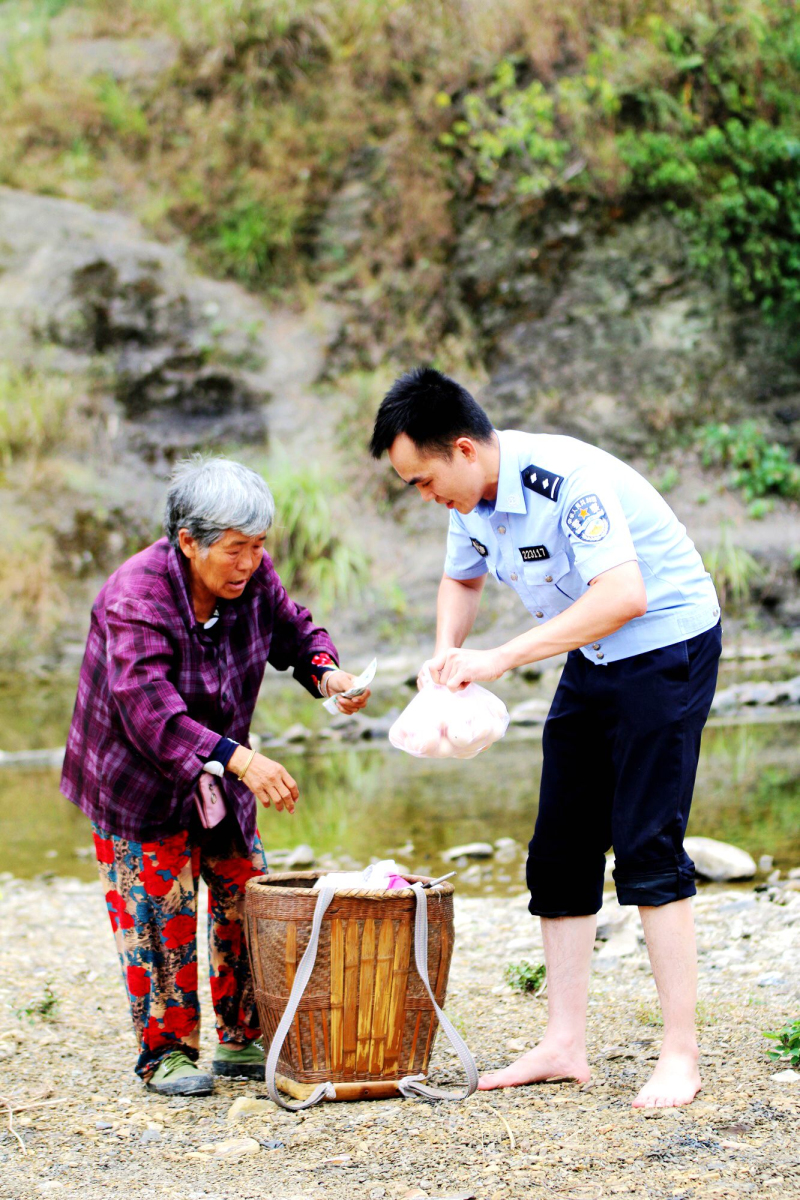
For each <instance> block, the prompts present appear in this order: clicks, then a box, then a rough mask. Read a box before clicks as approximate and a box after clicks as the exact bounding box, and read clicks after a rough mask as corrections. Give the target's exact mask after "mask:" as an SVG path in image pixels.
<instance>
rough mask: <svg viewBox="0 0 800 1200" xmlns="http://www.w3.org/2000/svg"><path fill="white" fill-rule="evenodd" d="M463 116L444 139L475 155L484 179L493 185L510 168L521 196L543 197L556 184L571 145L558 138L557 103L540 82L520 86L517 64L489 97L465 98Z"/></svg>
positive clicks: (501, 68) (502, 69)
mask: <svg viewBox="0 0 800 1200" xmlns="http://www.w3.org/2000/svg"><path fill="white" fill-rule="evenodd" d="M441 96H442V94H441V93H440V97H441ZM447 99H449V98H447ZM438 102H439V104H440V105H441V104H442V99H440V100H439V101H438ZM463 114H464V115H463V116H462V117H460V118H459V119H457V120H456V121H454V122H453V125H452V126H451V128H450V130H449V131H447V132H445V133H442V134H441V135H440V138H439V141H440V143H441V144H442V145H443V146H452V147H458V148H459V149H461V151H462V153H464V154H465V155H467V156H468V157H470V158H471V159H472V161H473V163H474V167H475V170H476V172H477V175H478V177H479V178H480V179H481V180H483V181H484V182H486V183H490V182H492V180H493V179H494V178H495V176H496V175H497V173H498V171H499V170H500V168H501V167H503V166H506V165H510V167H511V169H512V170H513V174H514V179H515V183H514V189H515V191H516V192H517V194H518V195H520V196H540V195H542V194H543V193H544V192H546V191H547V190H548V189H549V188H550V187H552V186H553V183H554V181H555V179H556V178H557V173H558V171H559V170H560V168H561V167H562V165H563V162H564V157H565V154H566V152H567V150H568V149H569V146H568V144H567V143H566V142H565V141H562V140H561V139H560V138H558V137H557V136H556V127H555V102H554V99H553V97H552V96H551V95H549V94H548V92H547V91H546V90H545V88H544V86H543V84H542V83H541V81H540V80H538V79H534V80H533V81H532V82H530V83H528V84H527V85H526V86H519V85H518V83H517V72H516V64H515V61H514V60H513V59H504V60H503V61H502V62H501V63H499V65H498V66H497V67H496V69H495V72H494V77H493V79H492V82H491V83H490V84H489V86H488V87H487V88H486V92H485V94H483V93H482V92H480V91H474V92H468V93H467V94H466V96H464V98H463Z"/></svg>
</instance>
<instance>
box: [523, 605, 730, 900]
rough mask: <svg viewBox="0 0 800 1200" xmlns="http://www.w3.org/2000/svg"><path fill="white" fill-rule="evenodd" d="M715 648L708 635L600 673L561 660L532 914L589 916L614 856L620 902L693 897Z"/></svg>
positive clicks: (571, 658) (717, 641)
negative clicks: (692, 852) (693, 810)
mask: <svg viewBox="0 0 800 1200" xmlns="http://www.w3.org/2000/svg"><path fill="white" fill-rule="evenodd" d="M720 650H721V628H720V626H719V625H716V626H715V628H713V629H709V630H708V631H707V632H706V633H701V634H698V636H697V637H693V638H689V639H688V640H687V641H683V642H676V643H675V644H674V645H672V646H664V647H662V648H661V649H658V650H649V651H647V652H646V653H644V654H636V655H633V656H632V657H630V658H624V659H620V660H619V661H618V662H614V663H609V664H608V666H604V667H600V666H597V665H596V664H595V663H592V662H590V661H589V660H588V659H587V658H586V657H585V656H584V655H583V654H582V653H581V652H580V651H579V650H573V651H571V653H570V654H569V655H568V657H567V663H566V666H565V667H564V671H563V673H562V676H561V681H560V683H559V685H558V688H557V690H556V694H555V697H554V699H553V705H552V707H551V709H550V713H549V716H548V718H547V721H546V722H545V726H544V738H543V748H544V763H543V767H542V784H541V792H540V798H539V815H538V817H537V820H536V828H535V831H534V835H533V838H532V840H531V843H530V846H529V849H528V866H527V878H528V888H529V890H530V893H531V900H530V904H529V906H528V907H529V908H530V911H531V912H532V913H534V914H536V915H538V916H542V917H567V916H584V915H589V914H591V913H596V912H597V911H598V910H599V908H600V907H601V905H602V902H603V876H604V871H605V855H606V852H607V851H608V850H609V849H610V848H611V847H612V846H613V848H614V855H615V859H616V864H615V870H614V882H615V885H616V889H617V896H618V898H619V902H620V904H642V905H653V906H657V905H661V904H669V903H670V902H671V901H673V900H682V899H683V898H684V897H686V896H693V895H694V893H695V890H696V889H695V885H694V864H693V863H692V860H691V859H690V858H689V856H688V855H687V853H686V851H685V850H684V848H683V838H684V834H685V833H686V824H687V821H688V819H689V808H690V806H691V802H692V792H693V790H694V781H695V775H696V773H697V762H698V757H699V754H700V736H701V734H702V731H703V726H704V725H705V723H706V719H707V717H708V713H709V709H710V707H711V701H712V699H713V697H714V689H715V686H716V681H717V667H718V664H719V656H720Z"/></svg>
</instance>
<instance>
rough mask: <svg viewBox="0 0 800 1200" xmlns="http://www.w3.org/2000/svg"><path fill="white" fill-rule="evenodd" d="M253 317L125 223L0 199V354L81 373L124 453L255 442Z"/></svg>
mask: <svg viewBox="0 0 800 1200" xmlns="http://www.w3.org/2000/svg"><path fill="white" fill-rule="evenodd" d="M254 315H255V313H254V312H253V309H252V305H249V304H248V300H247V299H246V298H245V296H244V294H243V293H242V292H241V291H239V290H238V289H235V288H234V287H233V285H229V284H222V283H216V282H214V281H212V280H208V279H204V278H202V277H200V276H196V275H193V274H192V273H191V272H190V270H189V269H188V267H187V265H186V262H185V260H184V258H183V256H182V254H181V253H180V252H179V251H178V250H177V249H175V248H173V247H170V246H163V245H161V244H159V243H158V242H155V241H152V240H150V239H148V238H147V237H146V236H145V234H144V232H143V231H142V229H141V228H140V227H139V226H138V225H137V224H136V222H134V221H132V220H130V219H129V218H127V217H125V216H122V215H120V214H117V213H104V212H95V211H94V210H92V209H90V208H87V207H86V206H85V205H81V204H74V203H72V202H71V201H67V200H57V199H54V198H53V197H50V196H33V195H29V194H28V193H25V192H17V191H13V190H11V189H9V188H0V353H2V354H3V355H5V356H8V357H11V358H12V359H13V358H16V359H19V358H21V357H22V358H25V357H27V359H28V360H30V359H31V357H34V358H35V356H36V354H37V352H38V354H39V355H40V356H41V354H42V352H43V349H47V350H48V352H49V356H48V365H50V366H54V367H57V368H61V369H67V370H69V369H75V370H80V371H83V372H85V371H87V370H89V369H90V368H91V369H92V370H93V373H94V374H95V375H96V376H99V377H100V378H102V379H105V380H107V381H108V384H109V387H110V389H111V391H112V392H113V395H114V397H115V399H116V401H117V402H118V404H119V406H120V415H121V417H122V418H123V419H124V420H126V422H127V428H128V430H129V433H130V440H131V442H132V443H133V444H134V446H137V447H139V448H142V449H144V450H158V451H165V452H169V451H170V450H184V449H192V448H195V447H200V446H207V445H209V444H213V443H215V442H217V443H219V442H221V441H225V440H244V439H253V438H261V437H263V436H264V434H265V432H266V420H265V414H264V403H265V401H266V400H267V399H268V398H269V391H268V389H267V387H266V380H265V378H264V373H263V371H260V368H261V367H262V366H263V361H262V360H263V354H262V353H259V351H263V346H256V345H254V341H253V338H252V337H250V336H249V335H248V333H247V332H246V330H247V329H249V328H252V326H253V317H254ZM259 315H260V316H261V317H262V318H263V316H264V315H265V314H264V311H263V310H259ZM256 324H257V322H256Z"/></svg>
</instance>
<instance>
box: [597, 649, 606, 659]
mask: <svg viewBox="0 0 800 1200" xmlns="http://www.w3.org/2000/svg"><path fill="white" fill-rule="evenodd" d="M597 657H598V658H605V654H603V652H602V651H601V652H600V653H599V654H598V656H597Z"/></svg>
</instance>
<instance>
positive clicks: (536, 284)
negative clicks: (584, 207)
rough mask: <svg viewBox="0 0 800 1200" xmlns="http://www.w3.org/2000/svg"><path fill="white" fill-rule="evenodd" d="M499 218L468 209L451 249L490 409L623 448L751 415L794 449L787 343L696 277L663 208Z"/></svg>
mask: <svg viewBox="0 0 800 1200" xmlns="http://www.w3.org/2000/svg"><path fill="white" fill-rule="evenodd" d="M504 224H505V223H504V220H503V218H502V217H501V218H499V219H498V221H497V222H495V221H494V220H492V219H491V218H487V217H486V216H485V215H484V216H480V215H479V216H478V218H477V219H476V220H475V221H474V222H472V223H471V224H470V225H469V226H468V227H467V228H466V230H465V232H464V235H463V237H462V239H461V241H460V244H459V249H458V254H457V261H456V274H457V276H458V277H459V278H460V280H461V281H462V286H463V288H464V289H465V292H466V293H467V294H468V295H472V296H474V297H475V301H476V311H477V314H478V320H479V322H480V323H481V326H482V328H483V329H484V331H485V335H486V336H487V342H488V352H487V366H488V369H489V372H490V384H489V387H488V388H487V390H486V393H485V400H486V402H487V404H488V405H489V406H490V407H491V408H492V410H493V411H494V412H495V413H496V415H497V416H498V418H500V419H502V420H503V421H504V422H505V423H507V424H510V425H513V424H516V423H524V424H533V425H534V426H535V427H536V428H539V429H542V430H543V431H551V432H554V431H556V430H558V431H560V432H567V433H572V434H574V435H575V436H577V437H583V438H586V439H588V440H590V441H598V442H600V443H601V444H605V445H608V446H610V447H612V448H613V447H615V446H616V447H618V448H621V449H625V450H628V451H630V450H631V449H633V450H637V449H642V448H645V447H650V448H651V449H659V450H663V449H665V448H669V446H670V444H672V443H673V442H674V435H675V434H677V433H681V432H686V431H687V430H688V431H691V429H692V428H693V427H695V426H697V425H699V424H702V423H703V422H705V421H709V420H727V419H734V420H735V419H739V418H741V417H744V416H752V415H756V414H757V415H760V416H763V417H764V418H765V419H767V420H770V421H772V422H773V423H774V425H775V431H776V433H777V434H778V436H780V437H781V439H782V440H788V441H792V442H793V443H794V444H795V445H796V446H797V447H798V448H800V357H798V356H797V353H796V351H797V348H796V347H795V348H794V351H795V353H794V356H793V355H792V349H791V348H790V347H788V346H787V341H786V334H785V331H778V330H776V329H773V328H771V327H770V326H769V325H767V324H766V323H765V321H764V320H763V318H762V317H761V316H760V315H758V314H754V313H746V312H745V313H742V312H736V311H734V310H733V309H731V308H730V307H729V306H728V305H727V304H726V303H725V302H724V301H723V300H722V298H721V294H720V292H717V291H715V290H714V289H713V288H711V287H709V286H707V285H706V284H704V283H702V282H700V281H699V280H698V279H697V277H696V275H694V274H693V273H692V271H691V270H690V268H689V264H688V263H687V256H686V248H685V244H684V241H683V238H682V236H681V234H680V233H679V231H678V230H677V228H676V227H675V226H674V224H672V223H671V222H670V221H669V220H668V219H667V218H665V217H664V216H662V215H660V214H659V213H657V212H654V211H649V212H644V213H642V214H640V215H639V216H637V217H636V218H634V219H632V220H628V221H622V220H617V221H613V222H610V223H609V224H606V225H599V224H596V223H595V224H590V223H589V222H588V221H587V222H582V221H580V220H577V219H575V218H572V219H561V220H553V221H549V222H546V223H544V225H543V226H540V227H539V228H538V229H537V230H536V231H535V236H532V233H531V232H527V231H526V229H525V227H524V225H523V226H521V227H517V228H515V229H507V228H505V227H504ZM498 225H499V228H498V227H497V226H498ZM502 245H506V246H508V245H511V246H513V260H512V261H511V262H509V261H508V259H509V252H508V250H506V252H505V253H503V250H502V248H501V246H502ZM481 293H483V295H481Z"/></svg>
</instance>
